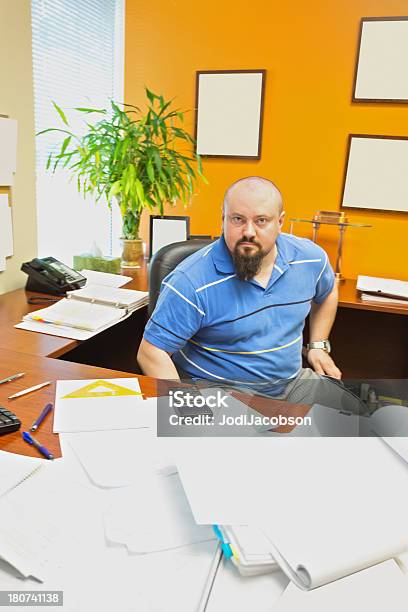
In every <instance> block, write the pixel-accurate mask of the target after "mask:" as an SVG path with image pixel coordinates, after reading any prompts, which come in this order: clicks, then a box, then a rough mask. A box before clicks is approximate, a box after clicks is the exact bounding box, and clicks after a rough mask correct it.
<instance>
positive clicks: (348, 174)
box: [341, 134, 408, 212]
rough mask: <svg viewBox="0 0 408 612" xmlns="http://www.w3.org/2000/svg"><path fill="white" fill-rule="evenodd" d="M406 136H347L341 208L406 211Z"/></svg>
mask: <svg viewBox="0 0 408 612" xmlns="http://www.w3.org/2000/svg"><path fill="white" fill-rule="evenodd" d="M407 169H408V137H398V136H371V135H370V136H368V135H363V134H350V136H349V143H348V154H347V159H346V168H345V176H344V185H343V196H342V202H341V205H342V206H345V207H348V208H370V209H375V210H395V211H402V212H408V170H407Z"/></svg>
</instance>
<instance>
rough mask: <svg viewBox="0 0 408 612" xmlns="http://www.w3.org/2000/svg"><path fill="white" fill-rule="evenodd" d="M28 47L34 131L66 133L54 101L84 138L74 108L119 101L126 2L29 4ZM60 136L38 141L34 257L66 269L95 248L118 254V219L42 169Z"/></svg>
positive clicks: (61, 173) (63, 176) (40, 0)
mask: <svg viewBox="0 0 408 612" xmlns="http://www.w3.org/2000/svg"><path fill="white" fill-rule="evenodd" d="M31 12H32V15H31V17H32V41H33V42H32V47H33V77H34V112H35V128H36V132H39V131H41V130H44V129H47V128H50V127H60V128H64V127H65V126H64V124H63V123H62V121H61V119H60V118H59V116H58V114H57V112H56V111H55V109H54V107H53V104H52V101H55V102H56V103H57V104H58V106H60V107H61V108H63V109H64V112H65V114H66V115H67V119H68V121H69V124H70V128H71V129H72V131H73V132H74V133H79V134H81V133H84V131H85V130H86V129H87V128H86V124H85V121H92V120H93V119H92V117H95V118H97V115H94V116H92V115H88V116H82V117H81V116H80V113H77V112H76V111H74V110H73V109H74V108H75V107H77V106H87V107H95V108H102V107H105V106H106V105H107V104H109V100H110V99H111V98H113V99H114V100H116V101H117V102H123V64H124V62H123V47H124V44H123V43H124V40H123V38H124V23H123V21H124V0H75V2H73V1H72V0H32V3H31ZM62 138H63V135H58V134H57V133H54V132H50V133H47V134H44V135H40V136H38V137H37V138H36V174H37V194H36V195H37V227H38V253H39V257H44V256H47V255H52V256H54V257H56V258H57V259H60V260H61V261H63V262H64V263H66V264H68V265H72V256H73V255H74V254H80V253H83V252H88V251H89V250H90V249H91V248H92V244H93V243H94V242H95V243H96V244H97V245H98V246H99V247H100V249H101V250H102V252H103V254H104V255H111V254H114V255H117V254H119V252H120V246H119V240H118V238H119V234H120V226H121V223H120V214H119V211H118V210H116V208H113V210H112V212H111V211H110V210H109V209H108V206H107V203H106V201H104V200H101V201H100V202H98V203H95V198H93V197H92V196H87V198H86V200H84V198H83V197H82V195H80V194H78V192H77V186H76V180H75V179H73V180H70V177H69V174H68V172H67V171H65V170H62V169H58V170H57V171H56V172H55V174H52V173H51V172H49V171H48V172H47V171H46V170H45V167H46V163H47V158H48V155H49V153H50V151H52V150H53V149H55V147H56V143H58V142H61V140H62Z"/></svg>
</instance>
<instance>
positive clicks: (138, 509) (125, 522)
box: [104, 474, 216, 554]
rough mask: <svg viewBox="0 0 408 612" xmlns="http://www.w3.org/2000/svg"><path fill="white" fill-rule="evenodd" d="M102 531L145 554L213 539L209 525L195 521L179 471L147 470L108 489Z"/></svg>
mask: <svg viewBox="0 0 408 612" xmlns="http://www.w3.org/2000/svg"><path fill="white" fill-rule="evenodd" d="M109 499H110V500H111V506H110V508H109V510H108V511H107V512H106V513H105V517H104V523H105V534H106V538H107V540H108V541H110V542H115V543H117V544H124V545H125V546H126V547H127V549H128V550H129V552H132V553H139V554H146V553H152V552H158V551H162V550H170V549H173V548H179V547H180V546H187V545H189V544H195V543H197V542H206V541H209V540H215V539H216V538H215V534H214V532H213V530H212V529H211V527H209V526H204V525H197V524H196V522H195V521H194V518H193V515H192V514H191V510H190V507H189V505H188V502H187V499H186V497H185V494H184V490H183V487H182V485H181V483H180V479H179V477H178V474H173V475H171V476H160V475H156V476H154V475H153V474H146V476H145V478H141V479H140V481H139V482H138V483H137V484H136V485H134V486H133V487H126V488H122V489H118V490H115V491H111V492H110V494H109Z"/></svg>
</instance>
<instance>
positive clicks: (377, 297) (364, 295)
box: [360, 293, 408, 306]
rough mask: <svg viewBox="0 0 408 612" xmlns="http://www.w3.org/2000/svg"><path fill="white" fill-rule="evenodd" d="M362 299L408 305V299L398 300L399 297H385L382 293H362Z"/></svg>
mask: <svg viewBox="0 0 408 612" xmlns="http://www.w3.org/2000/svg"><path fill="white" fill-rule="evenodd" d="M360 297H361V299H362V300H363V301H364V302H381V303H382V304H389V305H390V306H392V304H403V305H404V306H408V302H407V300H398V299H397V298H390V297H384V296H382V295H378V294H376V295H373V294H372V293H362V294H361V296H360Z"/></svg>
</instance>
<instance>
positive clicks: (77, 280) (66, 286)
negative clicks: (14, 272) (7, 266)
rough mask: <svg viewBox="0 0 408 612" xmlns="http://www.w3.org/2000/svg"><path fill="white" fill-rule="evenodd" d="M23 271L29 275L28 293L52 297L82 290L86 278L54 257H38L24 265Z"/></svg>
mask: <svg viewBox="0 0 408 612" xmlns="http://www.w3.org/2000/svg"><path fill="white" fill-rule="evenodd" d="M21 270H22V271H23V272H25V273H26V274H28V279H27V284H26V289H27V291H40V292H41V293H51V294H52V295H64V294H65V293H66V292H67V291H73V290H75V289H80V288H81V287H83V286H84V285H85V283H86V278H85V277H84V276H82V274H80V273H79V272H76V270H72V269H71V268H69V267H68V266H66V265H65V264H63V263H61V262H60V261H58V259H55V258H54V257H44V258H43V259H38V258H37V257H36V258H34V259H32V260H31V261H26V262H25V263H23V264H22V266H21Z"/></svg>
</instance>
